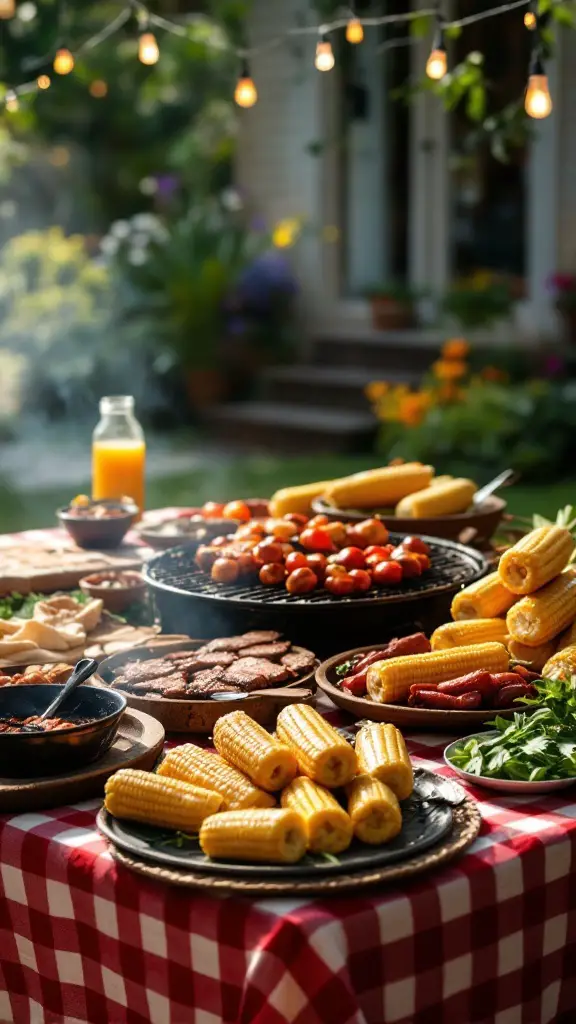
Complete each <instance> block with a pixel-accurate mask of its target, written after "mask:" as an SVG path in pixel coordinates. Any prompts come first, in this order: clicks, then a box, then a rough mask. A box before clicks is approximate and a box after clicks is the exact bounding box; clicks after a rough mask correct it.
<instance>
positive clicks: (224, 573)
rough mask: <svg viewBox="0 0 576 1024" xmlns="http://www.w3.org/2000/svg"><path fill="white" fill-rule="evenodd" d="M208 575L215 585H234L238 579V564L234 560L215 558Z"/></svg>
mask: <svg viewBox="0 0 576 1024" xmlns="http://www.w3.org/2000/svg"><path fill="white" fill-rule="evenodd" d="M210 575H211V577H212V579H213V580H214V581H215V582H216V583H235V582H236V580H237V579H238V562H237V561H236V559H234V558H217V559H216V561H215V562H214V565H213V566H212V571H211V573H210Z"/></svg>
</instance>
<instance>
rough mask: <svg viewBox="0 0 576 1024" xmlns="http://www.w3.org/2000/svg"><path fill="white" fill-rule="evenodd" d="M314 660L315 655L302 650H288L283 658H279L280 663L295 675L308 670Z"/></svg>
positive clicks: (312, 665) (312, 666)
mask: <svg viewBox="0 0 576 1024" xmlns="http://www.w3.org/2000/svg"><path fill="white" fill-rule="evenodd" d="M315 661H316V657H315V655H314V654H313V653H312V651H304V650H302V651H290V652H289V653H288V654H285V655H284V657H283V658H280V664H281V665H285V666H286V668H288V669H290V671H291V672H293V673H294V674H295V675H296V676H299V675H303V674H304V673H305V672H309V671H310V669H312V668H314V663H315Z"/></svg>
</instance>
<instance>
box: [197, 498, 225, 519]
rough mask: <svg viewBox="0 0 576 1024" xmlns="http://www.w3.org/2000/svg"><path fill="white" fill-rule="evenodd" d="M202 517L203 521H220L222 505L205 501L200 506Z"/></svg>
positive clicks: (217, 502)
mask: <svg viewBox="0 0 576 1024" xmlns="http://www.w3.org/2000/svg"><path fill="white" fill-rule="evenodd" d="M202 515H203V516H204V519H222V517H223V515H224V505H223V504H221V503H220V502H219V501H206V502H205V503H204V504H203V505H202Z"/></svg>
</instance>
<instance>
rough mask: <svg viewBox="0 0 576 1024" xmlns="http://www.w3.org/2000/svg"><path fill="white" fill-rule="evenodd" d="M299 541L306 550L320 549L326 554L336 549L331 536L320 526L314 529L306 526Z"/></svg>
mask: <svg viewBox="0 0 576 1024" xmlns="http://www.w3.org/2000/svg"><path fill="white" fill-rule="evenodd" d="M300 543H301V545H302V547H303V548H306V550H307V551H321V552H322V553H323V554H327V553H328V552H329V551H335V550H336V548H335V546H334V544H333V543H332V538H331V537H330V536H329V534H327V533H326V531H325V530H323V529H321V528H320V527H315V528H314V529H309V528H308V527H306V529H305V530H302V533H301V534H300Z"/></svg>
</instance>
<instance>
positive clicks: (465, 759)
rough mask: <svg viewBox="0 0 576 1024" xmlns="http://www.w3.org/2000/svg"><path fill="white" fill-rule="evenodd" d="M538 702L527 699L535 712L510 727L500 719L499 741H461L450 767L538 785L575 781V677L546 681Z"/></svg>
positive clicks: (540, 686)
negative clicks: (549, 782) (554, 781)
mask: <svg viewBox="0 0 576 1024" xmlns="http://www.w3.org/2000/svg"><path fill="white" fill-rule="evenodd" d="M535 686H536V689H537V690H538V696H537V697H524V698H522V703H524V704H528V705H532V706H533V707H535V708H536V710H535V711H534V712H532V713H529V712H526V711H522V712H516V713H515V715H514V719H513V721H512V722H510V721H507V720H506V719H504V718H500V717H497V718H496V719H495V721H494V723H493V724H494V726H495V728H496V730H497V735H496V736H488V737H486V739H483V738H482V737H481V736H480V737H472V738H470V739H465V740H462V742H461V743H460V744H459V745H458V747H457V748H456V750H455V751H454V753H453V754H452V756H451V761H452V764H454V766H455V767H457V768H461V769H462V770H463V771H466V772H470V774H471V775H477V776H479V777H480V776H483V777H485V778H495V779H517V780H523V781H529V782H540V781H542V780H544V779H546V780H552V779H567V778H572V777H574V776H576V676H573V677H572V679H571V680H570V681H569V682H568V681H566V680H563V679H542V680H540V681H539V682H537V683H535Z"/></svg>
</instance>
